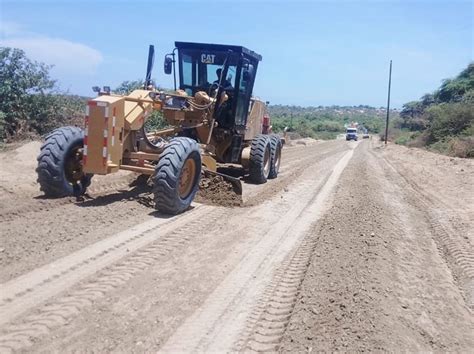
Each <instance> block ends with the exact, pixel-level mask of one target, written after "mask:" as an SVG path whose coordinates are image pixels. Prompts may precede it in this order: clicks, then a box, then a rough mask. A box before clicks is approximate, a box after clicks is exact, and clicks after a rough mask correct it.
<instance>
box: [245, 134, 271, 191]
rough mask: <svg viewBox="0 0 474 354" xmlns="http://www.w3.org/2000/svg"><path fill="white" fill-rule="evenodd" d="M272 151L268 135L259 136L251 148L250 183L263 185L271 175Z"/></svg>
mask: <svg viewBox="0 0 474 354" xmlns="http://www.w3.org/2000/svg"><path fill="white" fill-rule="evenodd" d="M270 164H271V149H270V139H269V137H268V135H263V134H260V135H257V136H256V137H255V138H253V140H252V145H251V147H250V161H249V177H250V181H252V182H253V183H257V184H262V183H265V182H266V181H267V178H268V175H269V174H270Z"/></svg>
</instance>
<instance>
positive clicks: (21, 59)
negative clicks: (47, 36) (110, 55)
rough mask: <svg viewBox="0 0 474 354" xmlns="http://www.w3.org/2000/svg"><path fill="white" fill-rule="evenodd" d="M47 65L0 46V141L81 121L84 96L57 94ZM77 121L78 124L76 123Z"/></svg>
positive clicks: (28, 135) (35, 133)
mask: <svg viewBox="0 0 474 354" xmlns="http://www.w3.org/2000/svg"><path fill="white" fill-rule="evenodd" d="M50 68H51V67H50V66H48V65H45V64H42V63H38V62H35V61H31V60H30V59H28V58H27V57H26V55H25V53H24V52H23V51H22V50H20V49H12V48H5V47H0V140H1V141H11V140H13V139H19V138H25V137H31V136H36V135H42V134H45V133H48V132H49V131H51V130H52V129H54V128H56V127H59V126H62V125H65V124H69V125H70V124H75V123H78V121H81V118H82V112H83V109H84V104H85V100H86V99H85V98H83V97H79V96H73V95H67V94H65V93H60V92H58V90H57V86H56V81H55V80H52V79H51V78H50V77H49V70H50ZM80 124H81V123H80Z"/></svg>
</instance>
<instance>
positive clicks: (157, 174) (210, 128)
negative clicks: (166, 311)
mask: <svg viewBox="0 0 474 354" xmlns="http://www.w3.org/2000/svg"><path fill="white" fill-rule="evenodd" d="M176 49H177V50H178V60H179V63H180V65H179V73H178V74H179V86H180V87H179V89H178V88H176V87H175V91H174V92H165V91H160V90H157V89H155V88H154V87H153V85H152V82H151V70H152V67H153V58H154V48H153V47H152V46H150V51H149V55H148V65H147V74H146V80H145V85H144V86H145V87H144V88H143V89H137V90H134V91H133V92H131V93H130V94H128V95H116V94H112V93H110V90H104V91H100V90H96V91H99V95H98V96H97V97H96V98H94V99H92V100H89V101H88V103H87V107H86V116H85V126H84V132H83V140H82V146H80V148H77V147H76V148H75V149H76V150H74V151H76V152H75V153H74V154H73V158H74V159H75V160H74V161H75V163H72V164H71V163H63V164H62V165H61V166H69V165H73V166H76V167H75V170H73V171H72V172H71V171H69V173H66V175H68V176H77V177H76V178H75V179H73V180H70V179H69V180H68V181H66V182H69V184H71V185H72V188H73V190H74V193H76V194H78V193H84V192H85V188H86V187H87V185H88V184H89V183H90V176H92V175H94V174H99V175H106V174H110V173H114V172H117V171H118V170H120V169H121V170H128V171H133V172H136V173H139V174H144V175H148V176H151V177H152V178H153V181H154V183H155V185H158V186H157V187H156V188H155V191H154V192H155V202H156V203H157V208H158V209H162V210H164V211H165V212H169V213H178V212H182V211H184V210H185V209H186V208H187V207H188V206H189V204H190V203H191V201H192V199H193V198H194V194H195V193H196V191H197V187H198V186H197V184H198V182H199V175H200V173H201V169H203V170H204V171H206V172H207V173H211V174H218V175H221V176H223V177H224V178H225V179H226V180H227V181H230V182H231V183H232V184H233V186H234V190H235V191H236V192H237V193H240V194H241V192H242V187H241V182H240V180H239V179H238V178H236V177H232V176H228V175H224V174H221V173H219V172H218V168H219V166H224V165H226V166H228V165H229V164H232V165H239V166H241V167H243V169H244V170H245V171H247V172H248V173H249V174H250V179H251V180H252V181H254V182H255V183H264V182H266V180H267V178H275V177H276V176H277V174H278V169H279V165H280V154H281V146H282V143H281V140H280V138H279V137H277V136H276V135H270V133H271V126H270V119H269V117H268V115H267V114H266V104H265V103H264V102H263V101H261V100H259V99H257V98H254V97H252V89H253V84H254V79H255V75H256V70H257V66H258V62H259V61H260V60H261V56H259V55H258V54H256V53H254V52H252V51H250V50H248V49H246V48H244V47H238V46H224V45H215V44H202V43H186V42H176ZM175 51H176V50H174V51H173V53H172V54H170V55H167V56H166V58H165V73H168V74H169V73H171V66H172V67H173V68H174V67H175V65H174V64H175ZM216 68H217V71H216V75H217V76H216V77H215V78H216V80H214V82H212V83H211V82H209V81H210V80H211V81H212V77H211V75H212V71H214V70H215V69H216ZM217 73H220V75H219V74H217ZM176 74H177V72H176V71H174V75H175V82H176ZM232 74H234V75H235V77H232ZM232 79H234V80H232ZM232 81H233V85H232ZM154 111H160V112H162V114H163V117H164V119H165V120H166V122H167V123H168V125H169V127H168V128H165V129H161V130H156V131H151V132H148V131H146V129H145V122H146V121H147V119H148V118H149V116H150V115H151V114H152V113H153V112H154ZM53 133H54V132H53ZM63 133H64V132H63ZM75 134H76V133H75ZM53 135H54V134H53ZM66 135H67V134H66ZM65 140H66V141H68V139H67V136H65ZM48 144H50V142H48V141H46V143H45V145H44V149H46V147H47V146H51V145H48ZM64 144H66V145H67V143H64ZM68 148H69V147H68ZM57 150H58V151H59V150H65V148H64V147H63V146H61V149H57ZM180 154H181V155H183V156H181V155H180ZM43 155H45V153H42V154H40V157H39V158H38V161H39V165H38V169H37V171H38V176H39V178H38V180H39V182H40V184H41V186H42V190H44V191H45V193H46V194H48V191H51V190H53V189H52V188H50V187H51V184H52V182H51V180H50V179H48V178H50V176H51V175H55V174H57V173H56V172H58V171H55V170H54V168H51V166H50V165H48V163H49V160H47V159H45V158H44V156H43ZM46 155H47V154H46ZM61 156H62V155H61ZM68 156H71V155H68ZM64 158H66V157H64ZM69 158H71V157H69ZM66 162H67V161H66ZM79 169H80V171H79ZM59 172H60V171H59ZM59 172H58V173H59ZM62 172H63V175H64V171H62ZM66 172H67V171H66ZM59 174H61V173H59ZM56 182H57V181H56ZM81 183H82V185H81ZM56 184H57V183H56ZM79 185H80V186H81V187H80V188H79V187H78V186H79ZM160 185H161V187H160ZM53 187H55V188H56V187H58V186H56V185H54V186H53ZM58 188H59V189H58ZM58 188H56V189H58V190H60V189H61V186H59V187H58ZM68 188H69V187H68ZM68 190H70V188H69V189H68ZM163 191H164V192H163ZM49 194H52V195H53V196H57V194H58V193H49ZM54 194H56V195H54ZM63 194H64V193H63ZM160 194H165V195H164V196H160ZM170 204H173V205H171V206H170Z"/></svg>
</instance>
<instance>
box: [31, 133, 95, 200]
mask: <svg viewBox="0 0 474 354" xmlns="http://www.w3.org/2000/svg"><path fill="white" fill-rule="evenodd" d="M83 146H84V132H83V130H82V129H81V128H78V127H63V128H59V129H56V130H54V131H53V132H51V133H50V134H49V135H48V136H46V141H45V142H44V144H43V145H42V146H41V151H40V154H39V156H38V167H37V168H36V172H37V174H38V183H39V184H40V190H41V191H43V192H44V194H45V195H46V196H48V197H53V198H58V197H65V196H69V195H77V196H78V195H81V194H84V193H85V191H86V188H87V187H88V186H89V185H90V183H91V178H92V175H90V174H85V173H84V172H83V171H82V157H83V152H82V149H83Z"/></svg>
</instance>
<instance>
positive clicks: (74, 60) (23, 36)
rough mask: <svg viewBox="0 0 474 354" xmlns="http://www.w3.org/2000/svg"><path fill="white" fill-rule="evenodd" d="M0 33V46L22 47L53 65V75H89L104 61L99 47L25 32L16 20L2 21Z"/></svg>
mask: <svg viewBox="0 0 474 354" xmlns="http://www.w3.org/2000/svg"><path fill="white" fill-rule="evenodd" d="M0 33H1V37H2V39H0V46H4V47H12V48H20V49H23V50H24V51H25V53H26V55H27V56H28V57H29V58H31V59H34V60H36V61H40V62H43V63H46V64H48V65H53V66H54V67H53V70H52V72H53V74H55V75H59V76H73V77H80V76H91V75H94V74H95V73H96V71H97V68H98V66H99V64H100V63H101V62H102V61H103V56H102V54H101V53H100V52H99V51H98V50H96V49H94V48H91V47H89V46H87V45H85V44H82V43H77V42H72V41H69V40H66V39H62V38H53V37H48V36H45V35H41V34H38V33H32V32H28V31H25V30H24V27H23V26H21V25H20V24H17V23H13V22H4V23H2V25H1V26H0Z"/></svg>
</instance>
